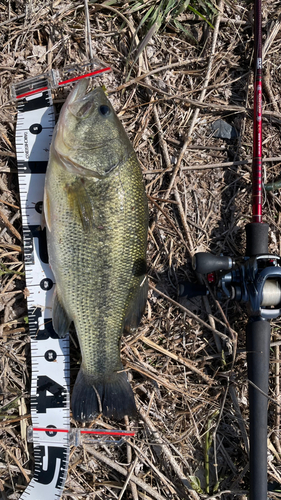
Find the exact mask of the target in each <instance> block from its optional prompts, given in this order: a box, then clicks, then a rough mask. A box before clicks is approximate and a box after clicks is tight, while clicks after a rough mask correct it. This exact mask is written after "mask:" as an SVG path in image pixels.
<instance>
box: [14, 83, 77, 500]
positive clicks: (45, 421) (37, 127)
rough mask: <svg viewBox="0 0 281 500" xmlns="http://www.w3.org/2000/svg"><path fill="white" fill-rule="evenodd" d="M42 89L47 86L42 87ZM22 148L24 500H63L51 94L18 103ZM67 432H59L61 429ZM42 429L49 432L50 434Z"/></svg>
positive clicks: (66, 418) (64, 436)
mask: <svg viewBox="0 0 281 500" xmlns="http://www.w3.org/2000/svg"><path fill="white" fill-rule="evenodd" d="M40 85H42V81H41V82H40ZM17 108H18V120H17V128H16V149H17V160H18V172H19V189H20V200H21V209H22V220H23V244H24V262H25V273H26V285H27V289H28V292H29V296H28V298H27V306H28V319H29V330H30V342H31V364H32V376H31V418H32V424H33V426H34V427H35V429H36V430H35V429H34V430H33V443H34V460H35V469H34V477H33V479H32V480H31V482H30V484H29V485H28V486H27V488H26V490H25V491H24V493H23V494H22V496H21V499H22V500H26V499H27V498H29V499H32V500H38V499H39V498H40V500H50V498H60V496H61V494H62V490H63V486H64V483H65V479H66V475H67V468H68V458H69V434H68V431H69V428H70V401H69V377H70V362H69V340H68V338H67V337H66V338H64V339H59V338H58V336H57V334H56V333H55V331H54V329H53V327H52V319H51V318H52V307H51V298H52V294H53V289H54V284H55V280H54V276H53V274H52V271H51V269H50V267H49V265H48V256H47V251H46V232H45V230H42V229H41V218H42V206H43V191H44V181H45V172H46V168H47V162H48V157H49V148H50V143H51V139H52V134H53V129H54V125H55V121H54V116H55V115H54V109H53V105H52V99H51V94H50V91H49V90H44V91H43V92H39V93H37V94H36V96H35V95H32V96H30V97H26V98H25V99H24V100H23V101H20V102H18V105H17ZM57 428H58V429H65V431H66V432H64V433H61V432H57V431H56V429H57ZM37 429H46V430H45V431H44V433H42V432H41V431H39V430H37Z"/></svg>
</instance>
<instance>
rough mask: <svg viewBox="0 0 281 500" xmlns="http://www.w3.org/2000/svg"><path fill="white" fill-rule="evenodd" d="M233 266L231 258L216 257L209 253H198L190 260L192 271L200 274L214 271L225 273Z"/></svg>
mask: <svg viewBox="0 0 281 500" xmlns="http://www.w3.org/2000/svg"><path fill="white" fill-rule="evenodd" d="M232 265H233V262H232V259H231V257H225V256H220V255H219V256H216V255H213V254H211V253H206V252H198V253H196V254H195V255H194V257H193V259H192V267H193V269H194V271H196V272H197V273H200V274H208V273H213V272H215V271H227V270H228V269H231V268H232Z"/></svg>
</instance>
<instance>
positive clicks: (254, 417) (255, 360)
mask: <svg viewBox="0 0 281 500" xmlns="http://www.w3.org/2000/svg"><path fill="white" fill-rule="evenodd" d="M246 333H247V337H246V339H247V340H246V346H247V362H248V379H249V407H250V500H266V499H267V406H268V398H267V394H268V375H269V351H270V323H269V322H268V321H266V320H263V319H261V318H260V317H255V318H250V319H249V322H248V325H247V330H246ZM252 384H254V385H252Z"/></svg>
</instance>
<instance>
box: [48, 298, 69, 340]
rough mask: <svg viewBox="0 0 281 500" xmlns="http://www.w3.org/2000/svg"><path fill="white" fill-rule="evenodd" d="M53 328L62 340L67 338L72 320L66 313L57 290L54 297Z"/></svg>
mask: <svg viewBox="0 0 281 500" xmlns="http://www.w3.org/2000/svg"><path fill="white" fill-rule="evenodd" d="M52 321H53V328H54V330H55V332H56V334H57V335H58V336H59V337H60V338H62V337H65V336H66V334H67V332H68V330H69V326H70V323H71V320H70V319H69V317H68V315H67V314H66V312H65V309H64V307H63V305H62V303H61V301H60V299H59V297H58V293H57V289H55V292H54V297H53V319H52Z"/></svg>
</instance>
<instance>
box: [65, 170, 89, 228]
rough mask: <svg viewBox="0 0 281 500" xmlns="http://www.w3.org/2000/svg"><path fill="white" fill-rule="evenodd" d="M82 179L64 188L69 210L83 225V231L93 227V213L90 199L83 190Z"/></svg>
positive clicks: (84, 189)
mask: <svg viewBox="0 0 281 500" xmlns="http://www.w3.org/2000/svg"><path fill="white" fill-rule="evenodd" d="M85 182H86V181H85V179H84V178H83V177H81V178H78V179H76V181H75V182H73V183H72V184H68V185H67V186H66V189H67V194H68V200H69V205H70V208H71V210H72V212H73V214H75V215H76V216H77V217H78V218H79V220H80V221H81V223H82V225H83V229H84V230H85V231H89V230H90V229H91V227H92V226H93V222H94V212H93V206H92V203H91V198H90V196H89V195H88V193H87V190H86V188H85V185H84V183H85Z"/></svg>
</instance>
